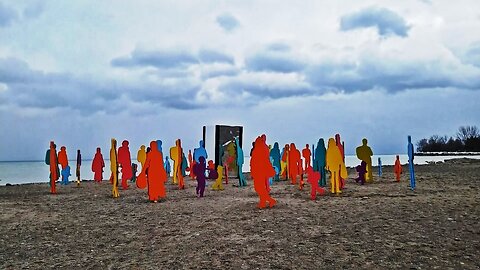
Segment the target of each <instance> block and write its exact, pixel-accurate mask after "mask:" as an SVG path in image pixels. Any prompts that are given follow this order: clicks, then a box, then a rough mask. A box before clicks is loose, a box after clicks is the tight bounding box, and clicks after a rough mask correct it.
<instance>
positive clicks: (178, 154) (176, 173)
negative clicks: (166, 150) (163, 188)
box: [170, 139, 185, 189]
mask: <svg viewBox="0 0 480 270" xmlns="http://www.w3.org/2000/svg"><path fill="white" fill-rule="evenodd" d="M182 152H183V150H182V142H181V141H180V139H177V140H176V141H175V146H173V147H171V148H170V158H171V159H172V160H173V183H174V184H177V183H178V187H179V188H180V189H184V188H185V184H184V182H183V174H182V160H183V156H182Z"/></svg>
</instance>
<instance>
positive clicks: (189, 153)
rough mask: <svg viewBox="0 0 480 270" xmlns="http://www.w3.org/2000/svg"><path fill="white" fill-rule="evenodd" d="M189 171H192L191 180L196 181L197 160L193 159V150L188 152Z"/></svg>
mask: <svg viewBox="0 0 480 270" xmlns="http://www.w3.org/2000/svg"><path fill="white" fill-rule="evenodd" d="M188 164H189V166H188V169H189V170H190V178H192V180H193V179H195V172H194V171H193V166H195V160H194V159H193V155H192V150H188Z"/></svg>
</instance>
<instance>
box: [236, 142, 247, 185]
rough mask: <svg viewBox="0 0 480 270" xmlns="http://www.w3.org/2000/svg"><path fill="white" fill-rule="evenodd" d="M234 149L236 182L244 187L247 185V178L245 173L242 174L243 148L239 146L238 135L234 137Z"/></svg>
mask: <svg viewBox="0 0 480 270" xmlns="http://www.w3.org/2000/svg"><path fill="white" fill-rule="evenodd" d="M235 150H236V153H235V155H236V158H237V162H236V167H237V170H238V171H237V173H238V184H239V185H240V186H241V187H244V186H246V185H247V178H245V175H243V163H244V162H245V159H244V154H243V149H242V147H240V142H239V140H238V137H235Z"/></svg>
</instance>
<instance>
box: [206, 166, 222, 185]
mask: <svg viewBox="0 0 480 270" xmlns="http://www.w3.org/2000/svg"><path fill="white" fill-rule="evenodd" d="M216 172H217V178H216V180H215V183H214V184H213V185H212V189H213V190H223V189H224V188H223V185H222V180H223V166H221V165H218V166H217V171H216ZM211 173H212V171H210V172H209V178H210V177H213V176H214V175H210V174H211Z"/></svg>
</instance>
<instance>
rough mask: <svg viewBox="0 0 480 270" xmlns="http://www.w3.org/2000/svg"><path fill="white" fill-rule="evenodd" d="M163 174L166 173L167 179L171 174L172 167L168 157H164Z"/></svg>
mask: <svg viewBox="0 0 480 270" xmlns="http://www.w3.org/2000/svg"><path fill="white" fill-rule="evenodd" d="M164 167H165V172H166V173H167V177H168V176H170V173H171V172H172V167H171V165H170V159H169V158H168V156H166V157H165V165H164Z"/></svg>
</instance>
